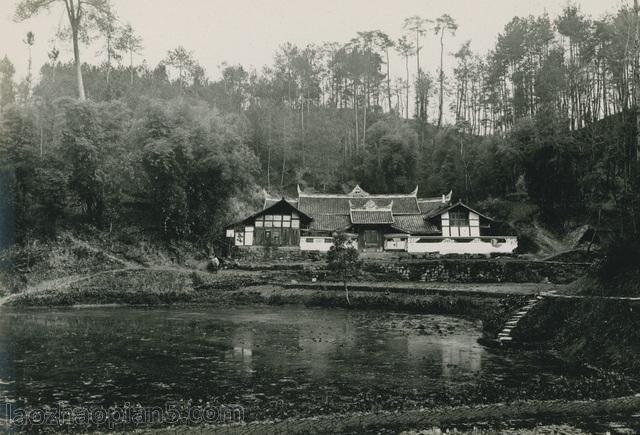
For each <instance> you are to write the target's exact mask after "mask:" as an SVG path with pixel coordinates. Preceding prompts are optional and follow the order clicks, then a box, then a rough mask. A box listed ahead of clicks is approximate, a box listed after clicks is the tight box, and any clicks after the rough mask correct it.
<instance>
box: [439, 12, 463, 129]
mask: <svg viewBox="0 0 640 435" xmlns="http://www.w3.org/2000/svg"><path fill="white" fill-rule="evenodd" d="M457 29H458V25H457V24H456V22H455V20H454V19H453V18H451V16H450V15H449V14H442V15H441V16H440V17H438V18H437V19H436V25H435V27H434V32H435V33H436V35H437V34H438V33H439V34H440V74H439V76H440V99H439V101H438V128H440V127H441V126H442V112H443V105H444V65H443V64H444V34H445V32H449V33H450V34H451V35H455V32H456V30H457Z"/></svg>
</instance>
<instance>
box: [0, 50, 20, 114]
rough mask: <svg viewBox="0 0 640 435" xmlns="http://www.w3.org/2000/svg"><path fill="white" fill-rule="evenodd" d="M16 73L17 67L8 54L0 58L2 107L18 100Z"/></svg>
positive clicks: (0, 105) (0, 103)
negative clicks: (14, 77)
mask: <svg viewBox="0 0 640 435" xmlns="http://www.w3.org/2000/svg"><path fill="white" fill-rule="evenodd" d="M15 73H16V69H15V68H14V66H13V63H11V61H10V60H9V58H8V57H7V56H5V57H3V58H2V59H0V109H2V108H3V107H5V106H6V105H8V104H12V103H14V102H15V100H16V88H15V83H14V82H13V75H14V74H15Z"/></svg>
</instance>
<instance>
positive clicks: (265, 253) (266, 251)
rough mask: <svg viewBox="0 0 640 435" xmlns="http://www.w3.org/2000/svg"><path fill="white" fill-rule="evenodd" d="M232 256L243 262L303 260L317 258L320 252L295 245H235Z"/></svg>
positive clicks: (319, 256) (320, 255) (320, 256)
mask: <svg viewBox="0 0 640 435" xmlns="http://www.w3.org/2000/svg"><path fill="white" fill-rule="evenodd" d="M232 258H234V259H236V260H242V261H243V262H255V261H258V262H259V261H287V262H288V261H305V260H318V259H320V258H322V254H321V253H319V252H317V251H301V250H300V248H299V247H297V246H272V247H265V246H235V247H234V248H233V251H232Z"/></svg>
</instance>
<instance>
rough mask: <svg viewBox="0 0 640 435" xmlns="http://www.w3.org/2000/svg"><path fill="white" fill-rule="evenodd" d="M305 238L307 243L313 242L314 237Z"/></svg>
mask: <svg viewBox="0 0 640 435" xmlns="http://www.w3.org/2000/svg"><path fill="white" fill-rule="evenodd" d="M304 240H305V242H307V243H313V239H312V238H309V239H304Z"/></svg>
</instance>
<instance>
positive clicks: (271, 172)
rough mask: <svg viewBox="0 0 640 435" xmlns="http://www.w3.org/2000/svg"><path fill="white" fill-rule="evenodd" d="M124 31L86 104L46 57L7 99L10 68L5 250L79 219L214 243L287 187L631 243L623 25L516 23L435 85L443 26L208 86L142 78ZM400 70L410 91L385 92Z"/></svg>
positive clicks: (90, 77)
mask: <svg viewBox="0 0 640 435" xmlns="http://www.w3.org/2000/svg"><path fill="white" fill-rule="evenodd" d="M27 3H29V2H27ZM113 17H114V13H113V11H109V14H108V16H105V17H103V19H104V20H107V22H102V24H101V26H98V27H97V32H98V33H97V34H96V35H94V36H96V37H97V38H98V39H99V40H100V41H103V42H104V44H105V46H106V47H107V49H106V50H104V53H105V59H104V62H103V63H102V64H100V65H89V64H83V65H82V69H81V72H82V75H83V83H84V84H83V86H84V89H85V90H86V95H87V97H88V99H89V100H88V101H80V102H78V101H76V100H75V98H76V97H78V80H77V75H78V68H77V65H76V64H75V63H73V62H72V63H64V62H61V61H60V60H59V52H58V51H57V49H56V48H55V46H54V47H53V48H52V50H51V53H50V56H49V59H50V61H49V62H48V63H46V64H45V65H44V66H43V67H42V68H41V71H40V73H41V74H40V79H39V81H37V83H35V85H33V86H32V84H31V72H29V77H28V79H29V81H28V83H26V84H25V83H21V84H16V83H15V79H14V74H15V69H14V67H13V64H12V62H11V61H10V60H9V59H7V58H6V57H5V58H4V59H2V60H0V106H1V107H2V109H1V115H0V129H1V130H0V167H1V171H2V173H1V177H2V178H1V180H2V192H1V193H2V195H3V199H4V200H5V201H4V202H3V205H4V207H5V211H6V212H5V213H4V214H3V216H9V214H8V212H12V213H13V219H8V218H5V219H4V221H3V225H4V226H5V228H6V230H5V231H3V234H4V235H5V236H6V237H7V236H9V235H13V234H15V235H16V236H17V238H18V239H19V240H24V239H25V238H29V237H30V236H31V235H33V234H35V235H38V236H40V235H43V234H44V235H53V234H55V231H56V229H57V228H58V227H59V226H60V225H75V224H77V223H78V222H84V223H88V224H91V225H94V226H97V227H100V228H111V227H112V226H113V225H118V224H123V223H125V224H128V225H136V226H138V227H140V228H143V229H147V230H148V231H151V232H152V233H153V234H156V235H157V236H159V237H162V238H164V239H166V240H170V239H175V238H191V239H195V240H204V239H210V238H211V237H213V235H214V234H219V229H220V228H221V226H222V225H223V224H225V223H228V222H230V221H231V220H233V219H234V218H235V217H238V215H239V214H240V213H239V212H240V211H241V208H242V204H244V203H247V202H249V203H251V200H252V195H254V194H255V193H256V192H258V191H259V188H260V187H262V188H265V189H267V190H269V191H272V192H274V193H280V194H283V195H289V194H294V193H295V186H296V184H300V185H301V186H302V187H303V188H308V189H315V190H318V191H340V190H345V189H347V188H348V187H352V186H353V185H354V184H355V183H360V184H361V185H362V186H363V187H364V188H365V189H367V190H369V191H374V192H375V191H377V192H392V191H395V192H398V191H405V192H408V191H410V190H413V188H414V187H415V186H416V185H419V187H420V193H421V195H439V194H442V193H446V192H447V191H448V190H450V189H452V190H453V191H454V193H455V195H456V197H459V198H461V199H463V200H465V201H468V202H471V203H478V202H481V201H483V204H482V205H483V206H485V207H486V208H488V209H491V210H495V211H496V212H497V213H502V214H503V215H502V216H497V217H499V218H504V219H509V220H512V221H514V220H516V221H517V220H518V219H519V218H520V217H521V216H518V213H519V211H518V210H523V209H525V207H511V206H509V204H507V203H506V202H505V200H509V201H511V202H510V204H513V201H514V200H518V201H525V202H530V203H532V204H533V205H534V207H533V208H532V210H539V211H540V214H541V217H542V218H543V219H544V220H545V221H546V222H547V223H549V224H552V225H556V226H558V227H560V226H562V225H567V224H571V223H574V222H591V223H592V224H595V225H600V224H603V223H604V222H607V223H609V226H611V227H612V228H614V229H615V230H616V231H617V232H619V233H622V234H625V233H638V231H639V227H638V221H637V216H638V212H639V211H640V204H639V201H638V196H639V195H638V192H640V178H639V176H638V172H639V169H638V163H637V157H638V156H637V154H638V153H637V144H638V140H637V137H638V134H637V129H636V127H635V126H636V112H635V110H634V107H635V106H636V95H637V94H638V88H639V87H640V84H638V83H635V82H634V78H637V76H638V74H637V72H638V71H640V67H638V61H637V60H638V57H639V56H638V54H639V51H640V47H638V45H639V44H631V43H630V41H631V40H630V37H629V35H631V34H632V30H633V29H635V28H636V27H634V26H635V25H636V21H637V11H634V10H633V9H631V8H627V7H625V6H623V7H621V8H620V9H619V10H618V11H617V13H616V14H614V15H609V16H604V17H602V18H600V19H592V18H590V17H587V16H584V15H583V14H582V13H581V12H580V10H579V8H577V7H575V6H567V7H566V8H565V10H564V11H563V13H562V15H561V16H559V17H556V18H555V19H552V18H551V17H549V16H548V15H546V14H545V15H541V16H538V17H533V16H529V17H515V18H514V19H513V20H512V21H511V22H509V23H508V24H507V25H506V26H505V28H504V31H503V32H502V33H501V34H500V35H499V36H498V40H497V43H496V46H495V48H494V49H493V50H491V51H490V52H489V53H488V55H487V56H485V57H481V56H478V55H475V54H474V53H473V51H472V49H471V44H470V43H465V44H463V46H462V47H461V48H460V49H459V50H458V51H456V53H455V55H454V60H455V63H456V67H455V69H454V72H453V75H452V76H451V77H445V72H444V71H443V70H442V67H441V68H440V70H438V71H437V72H436V74H432V73H431V72H429V71H424V70H423V68H422V67H421V65H420V49H419V48H420V47H421V44H422V42H421V41H422V40H423V39H425V38H429V37H432V38H433V37H435V38H438V40H442V46H441V47H442V50H441V51H442V53H443V55H445V53H446V52H447V49H448V48H450V47H447V46H446V44H447V43H448V38H449V35H451V34H452V33H453V32H455V30H456V28H457V24H456V23H455V21H454V20H453V19H452V18H451V17H449V16H448V15H447V16H444V15H443V16H442V17H440V18H439V19H438V20H436V22H435V24H434V26H433V27H430V24H429V22H428V20H425V19H422V18H420V17H418V16H414V17H410V18H409V19H407V21H406V23H405V29H406V30H407V32H408V33H407V35H405V36H403V37H401V38H399V39H398V40H394V39H393V38H391V37H390V36H389V35H386V34H384V33H383V32H380V31H377V30H376V31H367V32H358V33H357V35H356V37H354V38H353V39H352V40H351V41H349V42H347V43H344V44H341V43H333V42H332V43H326V44H324V45H322V46H317V45H307V46H305V47H298V46H295V45H293V44H290V43H286V44H283V45H282V46H281V47H280V49H279V50H278V51H277V53H276V54H275V56H274V61H273V64H272V65H270V66H267V67H265V68H264V69H263V70H262V71H248V70H246V69H245V68H244V67H242V66H240V65H226V64H223V66H222V67H221V75H220V78H219V79H217V80H212V79H210V78H209V77H208V76H207V74H206V72H205V70H204V68H203V67H202V66H200V65H199V63H198V61H197V60H196V59H194V58H193V56H192V54H191V53H190V52H189V51H188V50H187V49H185V48H183V47H178V48H176V49H174V50H171V51H170V52H169V53H168V54H167V56H166V58H165V59H164V60H163V61H162V62H160V63H159V64H158V65H157V66H155V67H151V66H149V65H147V64H146V63H143V64H141V65H137V64H136V62H134V55H136V56H137V53H139V52H140V50H141V40H140V38H138V37H137V36H136V35H135V33H134V31H133V29H132V28H131V26H126V27H125V28H122V29H118V28H115V27H113V26H112V24H114V22H109V20H111V19H112V18H113ZM91 30H92V31H95V30H96V29H91ZM429 30H432V31H435V35H433V36H429V35H430V34H432V33H433V32H431V33H429V32H428V31H429ZM631 42H633V41H631ZM416 48H418V49H417V50H416ZM394 53H397V56H396V55H394ZM413 58H415V60H416V68H415V71H413V73H410V66H409V65H410V62H409V61H410V60H411V59H413ZM396 60H400V61H402V63H403V64H404V65H403V66H405V67H406V68H405V70H406V74H404V77H392V76H391V73H390V68H389V65H390V63H391V62H395V61H396ZM411 69H412V70H413V66H412V67H411ZM434 77H437V79H434ZM436 95H437V96H438V98H435V96H436ZM410 97H411V99H412V100H413V103H412V104H410ZM445 97H446V98H445ZM441 98H445V99H446V101H448V102H449V106H450V107H449V109H450V112H449V114H448V115H447V114H446V113H445V116H444V120H443V113H442V112H443V110H444V111H446V109H447V108H446V107H444V108H443V104H442V103H441V102H440V100H441ZM432 100H433V101H432ZM435 100H438V101H435ZM410 106H411V107H410ZM436 112H437V116H432V118H433V119H437V123H435V125H434V123H432V122H431V121H430V115H431V114H433V113H436ZM411 113H413V117H412V118H411V117H410V115H411ZM256 205H257V203H255V202H254V203H253V206H256ZM511 209H514V210H515V212H514V213H510V212H509V210H511ZM526 209H527V210H530V209H531V208H526ZM505 210H507V212H505ZM13 228H15V232H14V231H13Z"/></svg>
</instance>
